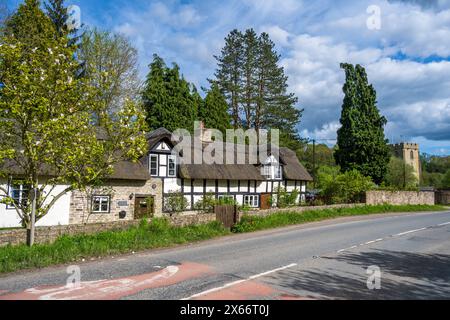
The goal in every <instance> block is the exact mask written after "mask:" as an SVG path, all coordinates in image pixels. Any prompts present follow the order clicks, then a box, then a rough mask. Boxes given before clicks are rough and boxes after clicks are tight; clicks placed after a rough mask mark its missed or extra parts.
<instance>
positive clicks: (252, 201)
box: [244, 195, 259, 208]
mask: <svg viewBox="0 0 450 320" xmlns="http://www.w3.org/2000/svg"><path fill="white" fill-rule="evenodd" d="M244 204H245V205H248V206H250V207H252V208H259V196H258V195H246V196H244Z"/></svg>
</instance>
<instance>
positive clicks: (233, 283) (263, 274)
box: [181, 263, 298, 300]
mask: <svg viewBox="0 0 450 320" xmlns="http://www.w3.org/2000/svg"><path fill="white" fill-rule="evenodd" d="M297 265H298V264H297V263H291V264H289V265H287V266H284V267H280V268H276V269H273V270H270V271H267V272H263V273H258V274H255V275H253V276H250V277H248V278H247V279H242V280H237V281H233V282H230V283H227V284H225V285H223V286H220V287H216V288H212V289H209V290H205V291H202V292H200V293H197V294H194V295H192V296H190V297H188V298H183V299H181V300H190V299H194V298H197V297H201V296H204V295H206V294H209V293H212V292H217V291H220V290H222V289H225V288H229V287H232V286H235V285H237V284H240V283H243V282H246V281H250V280H254V279H257V278H261V277H263V276H267V275H269V274H272V273H275V272H278V271H282V270H286V269H289V268H292V267H296V266H297Z"/></svg>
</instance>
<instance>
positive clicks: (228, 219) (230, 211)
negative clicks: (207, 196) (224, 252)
mask: <svg viewBox="0 0 450 320" xmlns="http://www.w3.org/2000/svg"><path fill="white" fill-rule="evenodd" d="M214 213H215V214H216V220H217V221H220V222H222V223H223V225H224V226H225V228H231V227H233V226H234V225H235V224H236V223H237V222H238V211H237V207H236V206H230V205H221V206H214Z"/></svg>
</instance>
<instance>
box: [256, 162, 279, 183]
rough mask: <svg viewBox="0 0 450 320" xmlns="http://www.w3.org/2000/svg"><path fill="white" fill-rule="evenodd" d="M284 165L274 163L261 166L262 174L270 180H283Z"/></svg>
mask: <svg viewBox="0 0 450 320" xmlns="http://www.w3.org/2000/svg"><path fill="white" fill-rule="evenodd" d="M282 172H283V171H282V167H281V166H280V165H277V164H272V165H264V166H263V167H262V168H261V174H262V175H263V176H264V177H265V178H266V179H270V180H281V179H282V176H283V174H282Z"/></svg>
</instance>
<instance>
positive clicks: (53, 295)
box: [0, 211, 450, 300]
mask: <svg viewBox="0 0 450 320" xmlns="http://www.w3.org/2000/svg"><path fill="white" fill-rule="evenodd" d="M369 267H370V269H369V271H370V272H369V273H367V272H368V268H369ZM78 271H79V273H78ZM378 271H379V273H378ZM378 276H379V277H378ZM77 279H80V281H81V282H77ZM368 280H369V281H368ZM368 282H369V283H368ZM369 287H370V288H371V289H369ZM11 299H13V300H16V299H219V300H221V299H243V300H245V299H252V300H257V299H286V300H290V299H450V211H447V212H433V213H411V214H395V215H376V216H366V217H348V218H340V219H336V220H329V221H323V222H317V223H310V224H307V225H301V226H293V227H288V228H282V229H276V230H270V231H262V232H257V233H251V234H242V235H234V236H229V237H224V238H220V239H215V240H210V241H206V242H202V243H198V244H193V245H187V246H181V247H177V248H172V249H164V250H153V251H147V252H143V253H138V254H130V255H127V256H120V257H111V258H108V259H103V260H98V261H88V262H85V263H82V264H80V265H79V266H69V267H68V266H58V267H52V268H46V269H42V270H37V271H27V272H19V273H14V274H8V275H2V276H0V300H11Z"/></svg>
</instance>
